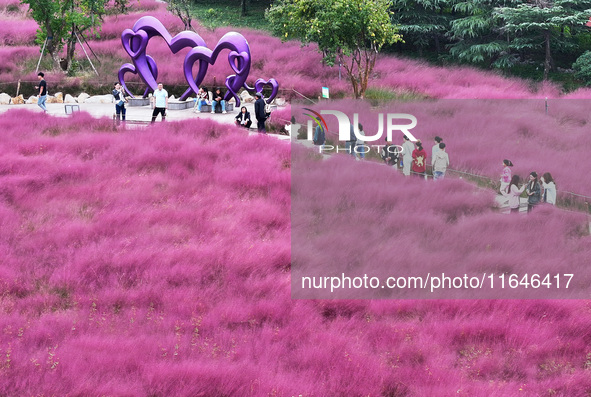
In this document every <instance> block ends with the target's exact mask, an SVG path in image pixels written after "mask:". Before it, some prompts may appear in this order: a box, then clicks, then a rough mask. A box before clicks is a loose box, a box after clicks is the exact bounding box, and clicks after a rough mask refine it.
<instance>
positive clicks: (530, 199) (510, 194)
mask: <svg viewBox="0 0 591 397" xmlns="http://www.w3.org/2000/svg"><path fill="white" fill-rule="evenodd" d="M511 167H513V163H512V162H511V160H507V159H505V160H503V172H502V173H501V187H500V193H501V194H502V195H503V196H504V197H507V198H508V200H509V208H510V209H511V212H515V213H518V212H519V204H520V202H519V198H520V197H521V194H522V193H523V192H524V191H525V192H526V194H527V212H531V210H532V209H533V208H534V207H535V206H536V205H538V204H540V203H548V204H552V205H556V184H555V183H554V179H553V178H552V175H551V174H550V173H549V172H545V173H544V174H543V175H542V176H541V177H540V178H539V179H538V173H537V172H535V171H532V172H530V174H529V176H528V179H527V181H525V183H524V184H522V186H521V187H519V185H520V183H521V178H520V177H519V175H513V172H512V171H511Z"/></svg>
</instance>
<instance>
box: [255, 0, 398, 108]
mask: <svg viewBox="0 0 591 397" xmlns="http://www.w3.org/2000/svg"><path fill="white" fill-rule="evenodd" d="M391 6H392V2H391V0H279V1H277V2H276V3H274V5H273V6H272V7H271V8H270V9H268V10H267V12H266V17H267V19H268V20H269V22H270V24H271V29H272V30H273V33H274V34H276V35H279V36H280V37H281V38H282V39H283V40H288V39H299V40H301V41H302V44H303V45H306V44H309V43H317V44H318V49H319V51H321V52H322V54H323V56H324V62H326V64H328V65H334V64H335V62H339V63H341V64H342V65H343V67H344V68H345V71H346V73H347V77H348V79H349V81H350V82H351V85H352V87H353V93H354V95H355V97H356V98H362V97H363V95H364V93H365V90H366V89H367V84H368V81H369V77H370V75H371V72H372V70H373V67H374V65H375V61H376V58H377V55H378V53H379V52H380V50H381V49H382V47H383V46H384V45H385V44H393V43H395V42H397V41H400V40H402V36H401V35H399V34H398V33H397V29H396V27H395V26H394V25H393V24H392V23H391V19H390V16H391V12H390V11H389V10H390V7H391Z"/></svg>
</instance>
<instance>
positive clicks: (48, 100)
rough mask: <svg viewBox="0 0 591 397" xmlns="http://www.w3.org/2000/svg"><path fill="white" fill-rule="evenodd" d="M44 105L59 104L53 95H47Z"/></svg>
mask: <svg viewBox="0 0 591 397" xmlns="http://www.w3.org/2000/svg"><path fill="white" fill-rule="evenodd" d="M45 103H59V100H58V99H57V98H56V97H55V96H53V95H47V100H46V101H45Z"/></svg>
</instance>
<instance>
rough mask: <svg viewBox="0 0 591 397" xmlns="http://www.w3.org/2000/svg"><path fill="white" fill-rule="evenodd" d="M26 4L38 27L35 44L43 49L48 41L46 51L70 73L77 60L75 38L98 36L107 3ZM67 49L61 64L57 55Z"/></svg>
mask: <svg viewBox="0 0 591 397" xmlns="http://www.w3.org/2000/svg"><path fill="white" fill-rule="evenodd" d="M21 3H22V4H27V5H28V6H29V9H30V13H31V16H32V17H33V19H34V20H35V21H36V22H37V23H38V24H39V28H40V29H39V31H38V33H37V40H36V42H37V43H38V44H39V45H42V44H43V43H44V42H45V41H46V39H47V46H46V49H47V51H48V52H49V54H50V55H51V57H52V59H53V60H54V66H55V67H58V66H59V65H60V64H62V65H65V67H62V68H63V69H64V70H69V68H70V67H71V61H72V59H73V58H74V48H75V45H76V41H77V38H76V34H78V35H81V34H84V33H85V32H91V33H94V34H96V35H97V36H98V28H99V27H100V25H101V22H102V17H103V15H105V13H106V8H105V7H106V6H107V5H108V0H21ZM126 3H127V0H117V1H116V2H115V3H114V7H120V8H123V9H124V8H125V7H123V5H122V4H126ZM64 47H66V58H65V60H63V62H60V58H59V55H58V53H59V52H60V51H61V50H62V49H63V48H64Z"/></svg>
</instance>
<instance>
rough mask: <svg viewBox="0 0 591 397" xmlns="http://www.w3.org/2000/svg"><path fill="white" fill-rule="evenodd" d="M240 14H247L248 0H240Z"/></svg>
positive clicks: (242, 15) (243, 15)
mask: <svg viewBox="0 0 591 397" xmlns="http://www.w3.org/2000/svg"><path fill="white" fill-rule="evenodd" d="M240 16H241V17H245V16H246V0H240Z"/></svg>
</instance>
